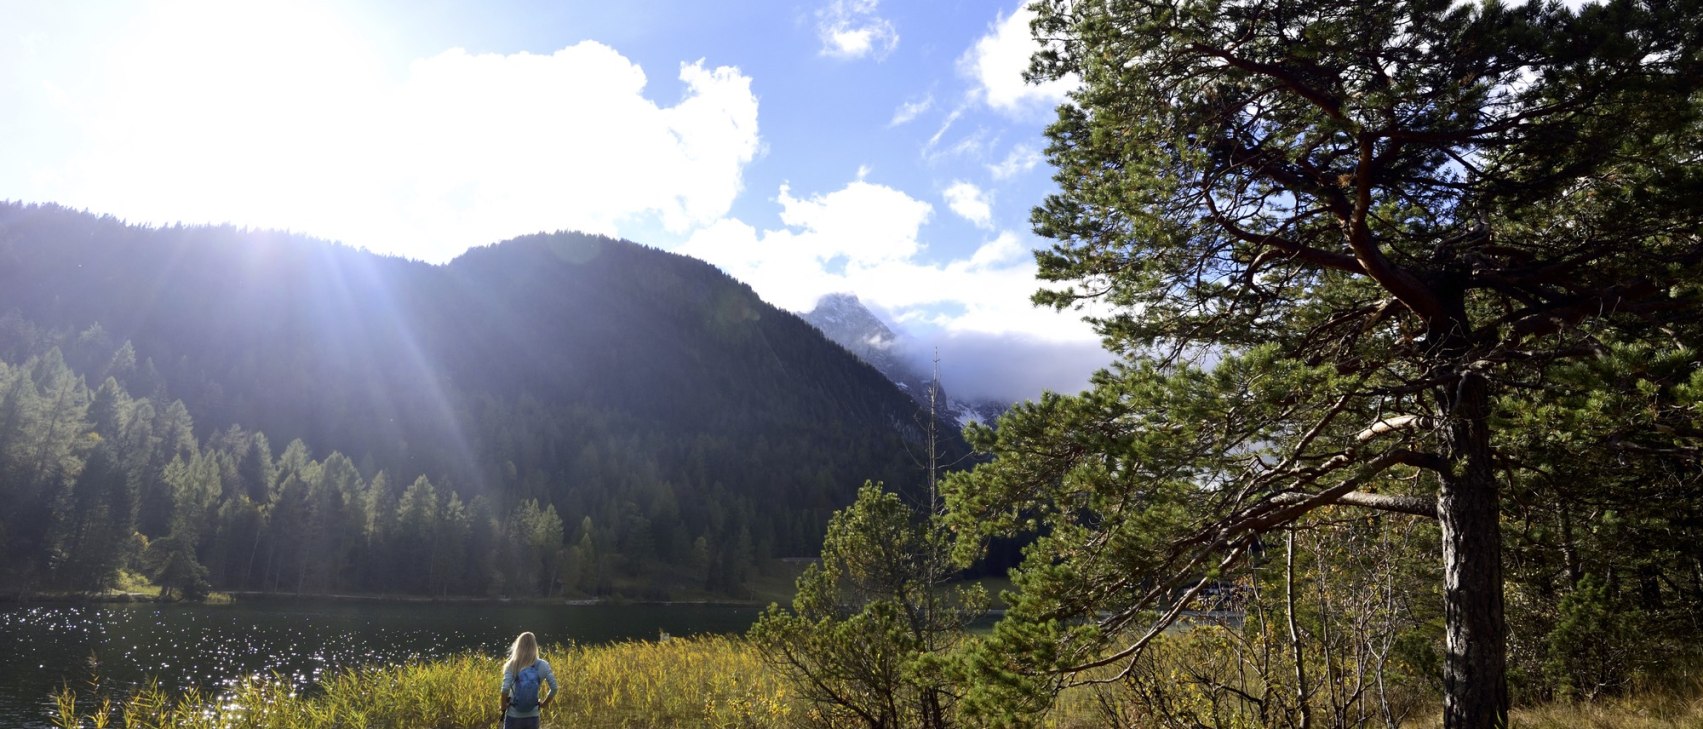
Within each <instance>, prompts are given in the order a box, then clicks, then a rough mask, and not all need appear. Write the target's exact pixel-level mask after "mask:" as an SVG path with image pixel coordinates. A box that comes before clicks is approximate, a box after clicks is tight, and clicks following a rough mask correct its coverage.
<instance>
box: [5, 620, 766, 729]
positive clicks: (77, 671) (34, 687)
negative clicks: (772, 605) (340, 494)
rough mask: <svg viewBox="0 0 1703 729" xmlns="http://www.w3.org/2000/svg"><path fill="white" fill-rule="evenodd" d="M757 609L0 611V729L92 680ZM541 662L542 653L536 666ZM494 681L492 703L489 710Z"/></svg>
mask: <svg viewBox="0 0 1703 729" xmlns="http://www.w3.org/2000/svg"><path fill="white" fill-rule="evenodd" d="M758 612H759V609H758V608H755V607H744V606H713V605H507V604H431V603H424V604H422V603H389V602H329V601H316V600H264V601H254V602H242V603H238V604H235V605H188V604H164V605H161V604H153V603H129V604H97V605H51V606H44V605H37V606H27V605H26V606H6V607H0V726H4V727H19V728H20V729H45V728H46V727H51V726H52V725H51V724H50V723H49V721H48V716H49V711H50V709H51V707H52V705H53V699H52V694H53V692H55V691H57V690H58V689H59V688H60V687H61V686H63V685H65V684H69V685H71V686H72V687H73V688H76V689H78V690H79V691H80V692H82V693H84V694H86V693H88V688H89V686H90V685H91V682H92V681H98V682H99V686H100V688H101V690H102V691H103V692H107V693H110V694H112V695H115V696H121V695H123V694H125V693H127V691H128V690H129V689H132V688H134V687H136V686H138V685H141V684H142V683H143V682H145V681H146V680H148V678H149V677H153V678H157V679H158V680H159V681H160V685H161V686H162V687H166V688H171V689H174V690H181V689H185V688H189V687H192V686H194V687H200V688H202V689H205V690H212V691H217V690H221V689H223V688H226V687H229V686H231V685H233V684H235V683H236V682H237V681H239V680H241V679H242V678H243V677H246V676H265V675H270V674H273V673H276V674H278V675H281V676H284V677H286V678H287V679H288V680H290V681H292V682H293V683H295V684H296V685H298V686H302V687H305V686H308V685H310V684H312V683H313V682H314V681H315V680H316V679H317V678H318V677H319V676H321V675H323V674H326V673H328V672H332V671H335V670H337V669H340V668H345V667H350V666H360V665H373V664H386V663H402V662H404V661H408V660H411V659H416V658H430V657H436V656H442V655H445V654H449V653H453V652H456V651H462V650H476V651H480V652H482V653H487V654H490V655H492V656H497V655H502V654H506V653H507V651H508V646H509V644H510V643H511V642H513V640H514V637H515V636H516V635H518V634H519V633H520V632H521V631H523V630H530V631H532V632H534V633H537V634H538V638H539V640H540V641H542V642H543V643H545V644H550V643H566V642H575V643H607V642H613V641H619V640H627V639H635V638H638V639H651V640H654V639H656V637H657V635H658V633H659V632H667V633H669V634H671V635H694V634H701V633H740V632H744V630H745V629H746V628H748V627H750V625H751V623H752V622H754V621H755V620H756V619H757V614H758ZM547 655H548V654H546V656H547ZM495 690H496V689H495V687H494V681H493V688H492V692H493V698H492V701H493V702H494V701H495Z"/></svg>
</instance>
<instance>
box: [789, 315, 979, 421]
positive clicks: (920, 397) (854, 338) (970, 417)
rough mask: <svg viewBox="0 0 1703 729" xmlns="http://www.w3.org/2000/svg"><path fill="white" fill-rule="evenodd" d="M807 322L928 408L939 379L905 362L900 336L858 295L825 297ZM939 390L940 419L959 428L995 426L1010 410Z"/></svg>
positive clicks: (808, 317)
mask: <svg viewBox="0 0 1703 729" xmlns="http://www.w3.org/2000/svg"><path fill="white" fill-rule="evenodd" d="M804 320H805V321H807V322H810V323H811V324H812V325H814V326H815V327H816V328H817V329H819V330H821V331H822V333H823V334H824V335H826V336H827V337H828V338H829V339H832V340H834V341H835V342H837V343H838V344H839V345H840V346H842V347H845V348H846V351H848V352H851V353H852V354H854V355H857V357H858V359H861V360H863V361H865V362H868V363H869V364H870V365H871V366H873V367H875V369H877V370H880V371H881V374H883V375H886V376H887V379H890V380H892V381H893V383H894V384H896V385H898V386H899V389H901V390H904V391H905V392H906V393H907V394H909V395H910V396H911V398H912V399H913V400H915V401H916V402H917V404H918V405H919V406H922V407H925V408H926V407H927V406H928V391H929V384H930V382H931V381H932V380H933V379H934V378H933V376H932V374H931V373H929V372H926V371H924V370H923V369H922V368H921V367H919V366H918V365H917V364H915V363H913V362H911V361H909V360H906V359H905V358H904V357H903V355H902V353H901V352H900V351H899V349H898V347H899V337H898V335H897V334H895V333H894V332H893V330H892V329H891V328H890V327H888V326H887V325H886V323H884V322H882V321H881V319H880V318H878V317H876V316H875V314H874V313H873V312H871V311H870V310H869V308H868V307H866V306H864V305H863V302H862V301H860V300H859V299H858V298H857V296H855V295H853V294H848V293H837V294H828V295H827V296H823V297H822V298H821V299H820V300H818V301H817V302H816V307H815V308H813V309H811V310H810V313H808V314H805V315H804ZM937 387H938V388H939V389H938V390H937V391H936V398H937V399H938V401H939V403H940V406H939V408H940V413H941V416H942V417H943V419H945V420H949V421H951V422H954V423H957V424H958V425H959V426H963V425H967V424H969V423H972V422H976V423H993V422H995V421H996V420H998V419H999V416H1000V415H1002V414H1004V413H1005V411H1006V410H1009V409H1010V408H1011V403H1008V402H1000V401H998V400H993V399H989V398H970V399H960V398H953V397H951V396H950V395H948V394H947V392H946V388H945V386H944V385H937Z"/></svg>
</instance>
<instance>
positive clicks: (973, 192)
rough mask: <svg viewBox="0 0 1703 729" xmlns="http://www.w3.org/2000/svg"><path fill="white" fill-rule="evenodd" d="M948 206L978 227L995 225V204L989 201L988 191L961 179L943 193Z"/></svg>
mask: <svg viewBox="0 0 1703 729" xmlns="http://www.w3.org/2000/svg"><path fill="white" fill-rule="evenodd" d="M943 195H944V196H945V197H946V206H947V207H949V208H951V209H952V212H954V213H957V214H958V215H960V216H962V217H963V218H964V219H965V220H968V221H970V222H972V223H975V224H976V227H978V228H992V227H993V205H992V204H991V203H989V202H988V198H987V193H985V192H982V189H981V188H979V187H976V186H975V185H973V184H971V183H968V182H964V181H963V180H959V181H956V182H953V183H952V185H951V186H950V187H947V188H946V192H945V193H943Z"/></svg>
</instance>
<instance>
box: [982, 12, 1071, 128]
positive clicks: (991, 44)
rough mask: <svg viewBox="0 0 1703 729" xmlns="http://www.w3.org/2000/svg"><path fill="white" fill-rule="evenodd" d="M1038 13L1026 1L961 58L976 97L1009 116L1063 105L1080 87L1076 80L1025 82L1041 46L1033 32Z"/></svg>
mask: <svg viewBox="0 0 1703 729" xmlns="http://www.w3.org/2000/svg"><path fill="white" fill-rule="evenodd" d="M1034 17H1035V13H1034V11H1033V10H1030V9H1029V6H1028V3H1027V2H1025V3H1023V4H1022V5H1021V6H1019V7H1018V8H1017V10H1015V11H1013V12H1012V13H1011V15H1009V16H1005V15H1003V14H1001V16H1000V17H997V18H995V20H994V22H993V25H992V26H991V27H990V28H989V32H988V34H987V35H985V36H982V37H981V39H980V40H977V41H976V44H975V45H974V46H972V47H971V48H970V50H969V51H967V52H965V54H964V56H963V57H962V58H960V59H959V61H958V65H959V68H960V70H961V71H962V72H963V73H964V74H965V75H967V76H969V77H970V79H971V81H972V82H973V83H974V84H975V92H974V93H975V94H976V96H977V97H978V98H979V99H980V100H981V101H983V102H985V103H986V104H987V105H988V106H990V107H993V108H994V109H998V110H1000V111H1005V112H1008V113H1033V111H1034V110H1036V109H1048V108H1052V107H1055V106H1057V105H1058V104H1059V103H1061V102H1063V101H1064V100H1065V98H1066V94H1068V93H1069V92H1070V91H1071V90H1073V89H1075V88H1076V87H1077V86H1078V85H1079V83H1080V82H1079V81H1078V80H1077V79H1076V78H1074V77H1070V78H1063V79H1057V80H1053V81H1048V82H1045V83H1042V84H1031V83H1028V82H1027V81H1024V80H1023V72H1024V71H1026V70H1028V68H1029V58H1030V56H1033V55H1034V54H1035V52H1036V51H1037V50H1040V45H1039V44H1038V43H1036V42H1035V39H1034V36H1032V35H1031V34H1030V32H1029V21H1031V20H1033V19H1034Z"/></svg>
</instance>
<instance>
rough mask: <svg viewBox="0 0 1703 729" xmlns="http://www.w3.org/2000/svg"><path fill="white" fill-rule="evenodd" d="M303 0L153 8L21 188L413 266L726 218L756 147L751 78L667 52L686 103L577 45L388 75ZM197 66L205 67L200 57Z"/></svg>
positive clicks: (425, 65) (141, 217)
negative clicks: (549, 236)
mask: <svg viewBox="0 0 1703 729" xmlns="http://www.w3.org/2000/svg"><path fill="white" fill-rule="evenodd" d="M316 7H317V6H314V5H313V4H311V3H304V4H302V5H285V4H278V5H271V4H246V3H208V4H205V5H199V4H194V3H184V4H169V5H163V6H160V8H159V9H158V10H157V11H156V12H155V13H154V14H153V15H152V16H150V17H149V18H147V19H146V21H145V22H144V23H142V24H141V25H140V26H139V27H138V28H137V29H136V32H134V33H132V34H130V35H129V40H128V41H127V44H125V45H121V46H119V47H116V48H115V49H113V51H112V53H113V59H112V60H113V62H112V63H111V64H110V66H111V70H110V71H109V73H110V74H111V76H112V77H111V78H110V79H108V81H109V82H110V87H111V88H113V89H119V90H120V92H119V93H88V94H86V95H85V96H82V97H74V98H71V99H70V100H69V101H68V102H67V103H65V104H63V105H61V107H60V108H61V109H62V112H63V114H64V121H65V123H66V124H68V125H70V126H73V127H76V128H78V129H79V130H80V139H79V140H78V142H77V144H76V147H77V148H78V152H77V153H76V154H75V155H74V156H72V157H71V158H69V159H68V160H66V159H61V160H58V161H57V162H56V163H53V164H48V165H45V166H43V167H41V168H38V169H35V170H33V171H32V181H33V184H32V187H33V188H34V189H35V190H36V191H37V192H36V193H35V195H39V196H41V197H42V198H43V199H51V200H55V201H59V202H63V203H66V204H70V205H73V206H78V207H87V208H89V209H93V210H99V211H103V212H111V213H113V214H116V215H118V216H120V217H124V218H127V219H130V220H133V221H137V222H171V221H183V222H233V223H238V224H242V225H249V226H255V227H278V228H288V229H292V230H297V231H300V232H304V233H308V234H311V235H316V236H321V237H326V238H331V239H336V240H342V241H345V242H347V243H350V244H352V245H359V246H364V247H367V248H369V249H372V250H377V251H381V252H388V253H396V254H400V255H406V256H410V257H414V258H419V259H423V260H428V261H443V260H447V259H449V258H451V257H453V256H455V255H456V254H458V253H460V252H461V251H462V250H465V249H466V248H468V247H470V246H473V245H480V244H485V243H490V242H494V241H497V240H501V239H504V238H508V237H512V236H515V235H519V234H523V233H529V232H535V231H539V230H555V229H564V228H566V229H578V230H585V231H590V232H599V233H611V234H613V233H615V232H616V231H617V225H618V223H620V222H622V221H624V220H628V219H633V218H654V219H655V220H656V221H657V222H658V223H660V224H661V226H662V227H664V228H666V229H668V230H669V231H671V232H679V233H682V234H683V233H684V232H685V231H687V230H689V229H691V228H692V227H694V226H698V225H702V224H707V223H709V222H711V221H714V220H718V219H720V218H721V217H722V216H724V215H726V213H727V211H728V209H729V208H730V206H731V205H732V203H733V201H734V198H735V197H736V196H737V195H738V194H739V191H740V189H741V183H742V175H743V171H744V168H745V166H746V165H747V164H748V163H749V162H750V161H751V160H752V159H753V158H754V157H755V155H756V154H757V150H758V148H759V138H758V131H757V100H756V97H755V96H754V95H753V94H752V91H751V81H750V79H749V78H748V77H747V76H745V75H744V74H742V73H741V72H740V71H739V70H738V69H736V68H732V67H725V66H723V67H712V66H709V65H706V64H705V63H703V62H702V61H696V62H689V63H682V64H681V65H680V66H679V68H678V71H677V73H678V76H679V79H680V81H681V82H682V85H683V87H684V93H683V94H682V96H681V98H679V99H676V100H672V103H658V102H657V101H653V100H651V99H649V98H647V97H646V95H645V89H646V84H647V79H646V75H645V72H644V70H643V69H641V68H640V67H639V66H638V65H636V64H634V63H633V62H632V61H630V60H628V59H627V58H625V57H624V56H622V55H621V54H620V53H619V52H617V51H616V50H614V49H613V48H610V47H609V46H606V45H602V44H600V43H596V42H589V41H588V42H582V43H578V44H575V45H572V46H568V47H566V48H562V49H560V50H558V51H556V52H554V53H551V54H548V55H537V54H530V53H516V54H508V55H500V54H474V53H469V52H466V51H463V50H459V49H455V50H450V51H446V52H444V53H441V54H439V55H436V56H433V57H430V58H425V59H420V60H416V61H415V62H413V63H412V64H411V65H410V66H409V67H407V68H406V70H405V72H403V73H401V74H400V75H397V74H394V73H391V74H387V73H386V72H385V70H384V66H383V64H382V63H379V62H378V61H376V60H375V58H373V57H372V55H371V54H370V53H369V51H368V49H367V47H366V46H364V45H363V43H364V40H363V39H362V38H359V37H357V36H356V35H355V34H352V33H346V32H342V31H341V30H340V28H341V26H340V25H339V24H338V23H337V22H336V17H335V16H334V15H332V14H330V12H329V11H327V10H323V9H318V10H316ZM211 59H217V60H216V61H215V60H211Z"/></svg>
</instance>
